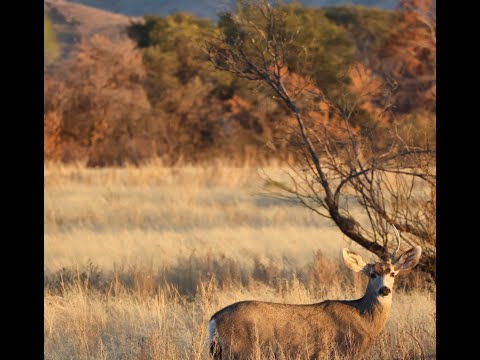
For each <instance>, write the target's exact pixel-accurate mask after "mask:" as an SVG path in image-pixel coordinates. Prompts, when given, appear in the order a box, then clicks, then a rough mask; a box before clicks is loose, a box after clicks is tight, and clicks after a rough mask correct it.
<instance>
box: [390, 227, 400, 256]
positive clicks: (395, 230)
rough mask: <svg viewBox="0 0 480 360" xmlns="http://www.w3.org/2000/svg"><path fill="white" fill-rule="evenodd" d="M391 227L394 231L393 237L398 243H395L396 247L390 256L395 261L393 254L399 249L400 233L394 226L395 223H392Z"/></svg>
mask: <svg viewBox="0 0 480 360" xmlns="http://www.w3.org/2000/svg"><path fill="white" fill-rule="evenodd" d="M392 227H393V232H394V233H395V238H396V239H397V243H398V244H397V248H396V249H395V251H394V252H393V254H392V256H390V258H391V259H392V261H395V255H396V254H397V251H398V250H399V249H400V234H399V232H398V230H397V228H396V227H395V225H393V224H392Z"/></svg>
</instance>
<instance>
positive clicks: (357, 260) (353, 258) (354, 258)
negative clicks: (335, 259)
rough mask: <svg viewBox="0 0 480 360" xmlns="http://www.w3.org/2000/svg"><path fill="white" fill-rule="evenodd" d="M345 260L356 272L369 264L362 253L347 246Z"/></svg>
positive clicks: (344, 251)
mask: <svg viewBox="0 0 480 360" xmlns="http://www.w3.org/2000/svg"><path fill="white" fill-rule="evenodd" d="M343 262H344V263H345V265H346V266H347V267H348V268H349V269H350V270H353V271H355V272H360V271H362V270H363V269H364V268H365V266H367V263H366V262H365V261H364V260H363V258H362V257H361V256H360V255H358V254H357V253H354V252H353V251H350V250H348V249H346V248H344V249H343Z"/></svg>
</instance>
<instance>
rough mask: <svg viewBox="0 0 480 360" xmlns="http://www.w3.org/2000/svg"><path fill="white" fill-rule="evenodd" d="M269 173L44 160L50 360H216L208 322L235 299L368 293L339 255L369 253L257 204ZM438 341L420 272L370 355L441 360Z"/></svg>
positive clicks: (322, 224) (276, 204)
mask: <svg viewBox="0 0 480 360" xmlns="http://www.w3.org/2000/svg"><path fill="white" fill-rule="evenodd" d="M266 171H267V172H270V173H272V172H274V173H277V175H279V173H280V170H278V168H273V167H272V168H267V169H266ZM260 175H261V174H260V172H259V171H257V170H255V169H253V168H225V167H221V166H217V167H210V168H193V167H184V168H166V167H162V166H161V165H160V164H151V165H148V166H145V167H141V168H130V167H127V168H123V169H112V168H104V169H85V168H84V167H83V166H73V165H69V166H64V165H62V166H60V165H49V164H46V166H45V188H44V189H45V190H44V191H45V194H44V195H45V215H44V216H45V218H44V222H45V254H44V256H45V297H44V301H45V304H44V326H45V330H44V331H45V333H44V335H45V338H44V352H45V358H46V359H208V358H209V357H208V352H207V349H208V347H207V340H206V339H207V331H206V330H207V323H208V320H209V318H210V316H211V315H212V314H213V313H214V312H215V311H217V310H218V309H220V308H222V307H223V306H226V305H228V304H230V303H232V302H235V301H239V300H246V299H257V300H267V301H275V302H288V303H311V302H317V301H321V300H323V299H327V298H354V297H357V296H360V295H361V293H362V291H363V287H364V285H365V281H364V279H363V278H361V277H358V276H357V274H353V273H351V272H350V271H349V270H348V269H346V268H345V267H344V266H343V265H342V264H341V262H340V249H341V248H342V247H344V246H348V247H350V248H352V249H355V250H356V251H358V252H359V253H361V254H362V255H366V258H367V259H371V258H372V257H371V256H369V255H368V254H366V253H365V252H362V249H359V248H358V247H356V246H355V244H352V243H350V241H348V240H346V239H344V238H342V236H341V235H340V232H339V231H338V230H337V229H336V228H335V227H334V226H332V225H331V224H330V223H328V222H327V221H326V220H323V219H319V218H318V217H315V216H314V215H313V214H312V213H311V212H309V211H307V210H306V209H304V208H301V207H296V206H293V205H290V204H286V203H284V202H281V201H279V200H275V199H271V198H268V197H266V196H264V195H261V192H262V186H263V179H262V176H260ZM435 338H436V333H435V289H434V287H433V286H432V285H431V284H429V283H427V282H424V281H422V278H421V275H420V274H419V273H418V272H415V271H412V272H410V273H409V274H407V275H406V276H405V277H404V278H401V279H398V281H397V283H396V293H395V299H394V306H393V309H392V313H391V315H390V319H389V320H388V322H387V328H386V330H385V331H384V333H383V335H382V336H381V338H380V339H379V340H378V341H377V343H376V345H375V347H374V348H373V349H372V351H371V352H370V355H369V358H371V359H417V358H418V359H422V358H434V357H435ZM257 357H258V358H265V357H262V356H261V355H258V356H257Z"/></svg>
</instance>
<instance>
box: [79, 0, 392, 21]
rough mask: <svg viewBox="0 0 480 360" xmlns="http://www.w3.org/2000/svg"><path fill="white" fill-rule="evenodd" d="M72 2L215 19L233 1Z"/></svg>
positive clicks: (334, 1) (313, 2)
mask: <svg viewBox="0 0 480 360" xmlns="http://www.w3.org/2000/svg"><path fill="white" fill-rule="evenodd" d="M75 2H77V3H81V4H85V5H89V6H93V7H96V8H100V9H104V10H108V11H111V12H115V13H119V14H125V15H129V16H143V15H145V14H156V15H168V14H170V13H172V12H174V11H186V12H190V13H192V14H194V15H195V16H198V17H208V18H215V17H216V14H217V12H218V11H222V10H226V9H231V8H232V7H233V5H234V4H235V0H175V1H173V0H118V1H111V0H76V1H75ZM298 2H299V3H301V4H303V5H306V6H317V7H323V6H333V5H343V4H353V5H365V6H377V7H381V8H384V9H392V8H394V7H396V6H397V5H398V4H399V0H350V1H348V0H301V1H298Z"/></svg>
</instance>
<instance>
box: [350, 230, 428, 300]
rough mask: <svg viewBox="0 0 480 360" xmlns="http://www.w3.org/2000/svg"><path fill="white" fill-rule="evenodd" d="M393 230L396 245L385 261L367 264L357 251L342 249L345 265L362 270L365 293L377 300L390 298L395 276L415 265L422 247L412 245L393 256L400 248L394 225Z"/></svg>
mask: <svg viewBox="0 0 480 360" xmlns="http://www.w3.org/2000/svg"><path fill="white" fill-rule="evenodd" d="M394 231H395V236H396V239H397V242H398V245H397V248H396V250H395V251H394V252H393V253H392V256H391V257H390V258H389V259H388V260H387V261H385V262H376V263H370V264H367V263H366V262H365V261H364V260H363V258H362V257H361V256H360V255H358V254H357V253H355V252H353V251H351V250H348V249H343V261H344V263H345V265H346V266H347V267H348V268H349V269H350V270H352V271H355V272H362V273H363V274H365V275H366V276H368V277H369V281H368V286H367V292H366V293H367V294H370V295H373V296H375V297H377V298H378V299H379V300H382V299H383V300H388V299H391V294H392V289H393V283H394V281H395V276H396V275H397V274H398V273H399V272H400V271H402V270H408V269H411V268H413V267H414V266H415V265H417V264H418V262H419V260H420V256H421V254H422V248H421V247H420V246H414V247H413V248H411V249H410V250H407V251H405V252H404V253H403V254H402V255H401V256H399V257H398V258H395V256H396V253H397V251H398V250H399V249H400V235H399V234H398V231H397V229H396V228H395V227H394Z"/></svg>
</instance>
